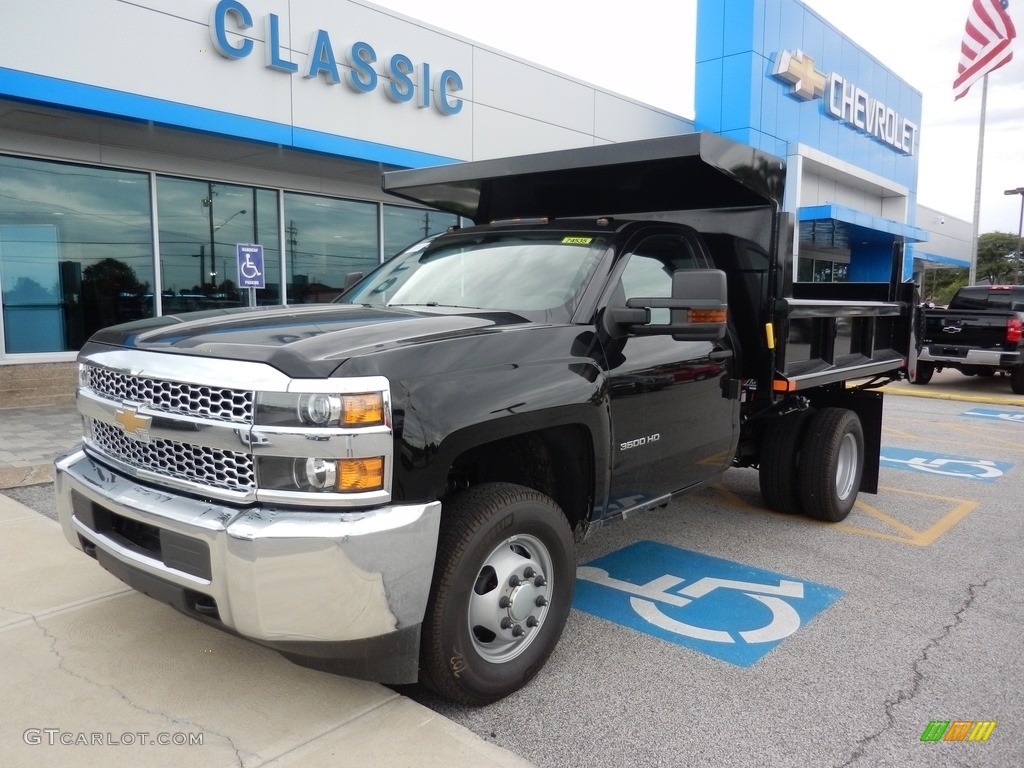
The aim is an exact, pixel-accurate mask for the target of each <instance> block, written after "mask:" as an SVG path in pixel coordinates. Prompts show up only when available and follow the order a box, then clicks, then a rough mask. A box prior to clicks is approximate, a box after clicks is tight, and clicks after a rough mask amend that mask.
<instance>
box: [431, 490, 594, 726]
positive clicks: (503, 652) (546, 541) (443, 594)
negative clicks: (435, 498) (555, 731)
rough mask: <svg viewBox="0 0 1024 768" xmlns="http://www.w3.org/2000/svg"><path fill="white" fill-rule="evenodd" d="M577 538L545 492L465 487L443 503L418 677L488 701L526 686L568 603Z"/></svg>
mask: <svg viewBox="0 0 1024 768" xmlns="http://www.w3.org/2000/svg"><path fill="white" fill-rule="evenodd" d="M575 571H576V545H575V542H574V540H573V536H572V531H571V530H570V528H569V523H568V521H567V520H566V518H565V515H564V514H563V513H562V510H561V509H559V507H558V505H557V504H555V503H554V502H553V501H552V500H551V499H549V498H548V497H547V496H544V495H543V494H541V493H538V492H537V491H534V490H532V489H530V488H526V487H524V486H520V485H512V484H510V483H487V484H483V485H478V486H473V487H471V488H469V489H467V490H465V491H462V492H461V493H458V494H456V495H454V496H452V497H451V499H450V500H448V501H445V502H444V506H443V512H442V518H441V534H440V539H439V541H438V553H437V563H436V565H435V567H434V586H433V589H432V591H431V596H430V600H429V601H428V603H427V611H426V615H425V616H424V619H423V634H422V639H421V651H420V681H421V682H423V683H424V684H425V685H427V686H428V687H430V688H432V689H433V690H434V691H435V692H437V693H438V694H440V695H441V696H444V697H445V698H447V699H450V700H452V701H456V702H459V703H462V704H468V705H471V706H482V705H484V704H490V703H492V702H494V701H497V700H498V699H501V698H503V697H505V696H508V695H509V694H510V693H512V692H514V691H516V690H518V689H519V688H521V687H523V686H524V685H526V683H528V682H529V681H530V680H531V679H532V678H533V676H534V675H536V674H537V672H538V671H540V669H541V667H543V666H544V662H545V661H547V658H548V656H550V655H551V652H552V651H553V650H554V648H555V644H556V643H557V642H558V638H559V636H560V635H561V634H562V629H563V627H564V626H565V622H566V619H567V618H568V616H569V608H570V606H571V604H572V595H573V589H574V587H575V579H576V572H575Z"/></svg>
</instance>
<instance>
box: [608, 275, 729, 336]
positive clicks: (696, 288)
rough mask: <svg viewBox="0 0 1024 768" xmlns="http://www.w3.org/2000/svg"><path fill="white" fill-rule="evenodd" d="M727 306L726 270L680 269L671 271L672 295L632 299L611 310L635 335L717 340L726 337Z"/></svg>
mask: <svg viewBox="0 0 1024 768" xmlns="http://www.w3.org/2000/svg"><path fill="white" fill-rule="evenodd" d="M728 306H729V302H728V287H727V284H726V279H725V272H723V271H722V270H720V269H681V270H677V271H676V272H674V273H673V274H672V297H671V298H664V297H649V298H648V297H644V298H632V299H628V300H627V301H626V306H625V307H609V309H608V312H609V314H610V316H611V320H612V322H613V323H615V324H616V325H617V326H619V327H620V328H622V329H623V330H625V332H626V333H628V334H630V335H633V336H668V335H671V336H672V338H673V339H675V340H676V341H718V340H720V339H722V338H723V337H724V336H725V331H726V328H727V323H728ZM659 310H661V311H659Z"/></svg>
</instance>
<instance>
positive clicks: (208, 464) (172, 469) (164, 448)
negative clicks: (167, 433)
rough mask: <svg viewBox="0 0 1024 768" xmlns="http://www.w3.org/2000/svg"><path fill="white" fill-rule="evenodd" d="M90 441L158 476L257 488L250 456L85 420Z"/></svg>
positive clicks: (227, 487)
mask: <svg viewBox="0 0 1024 768" xmlns="http://www.w3.org/2000/svg"><path fill="white" fill-rule="evenodd" d="M88 421H89V422H90V423H89V426H90V428H91V430H89V431H91V435H92V442H93V444H94V445H95V447H96V448H98V449H99V450H101V451H102V452H103V453H105V454H107V455H108V456H110V457H111V458H114V459H117V460H118V461H121V462H123V463H125V464H128V465H130V466H133V467H137V468H138V469H144V470H147V471H149V472H153V473H155V474H158V475H164V476H166V477H173V478H176V479H179V480H187V481H189V482H193V483H199V484H201V485H204V486H209V487H211V488H223V489H224V490H228V491H242V492H249V491H252V490H254V489H255V488H256V472H255V469H254V466H253V458H252V456H250V455H248V454H245V453H239V452H237V451H229V450H224V449H218V448H206V447H203V446H199V445H189V444H187V443H179V442H176V441H174V440H161V439H153V440H151V441H150V442H142V441H140V440H134V439H132V438H130V437H128V436H127V435H125V433H124V431H123V430H121V429H120V428H118V427H115V426H112V425H110V424H105V423H103V422H102V421H97V420H96V419H89V420H88Z"/></svg>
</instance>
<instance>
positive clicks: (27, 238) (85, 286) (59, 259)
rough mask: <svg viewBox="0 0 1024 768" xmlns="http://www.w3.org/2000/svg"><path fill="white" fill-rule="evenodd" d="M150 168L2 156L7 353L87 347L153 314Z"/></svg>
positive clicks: (0, 243)
mask: <svg viewBox="0 0 1024 768" xmlns="http://www.w3.org/2000/svg"><path fill="white" fill-rule="evenodd" d="M151 233H152V228H151V219H150V199H149V177H148V175H147V174H144V173H135V172H131V171H121V170H111V169H104V168H92V167H89V166H83V165H72V164H67V163H54V162H49V161H42V160H33V159H29V158H17V157H5V156H0V290H2V292H3V316H4V350H5V351H6V352H7V353H32V352H64V351H74V350H77V349H79V348H80V347H81V346H82V344H83V343H84V342H85V340H86V339H87V338H88V337H89V336H90V335H91V334H92V333H93V332H95V331H97V330H99V329H100V328H103V327H105V326H108V325H113V324H115V323H120V322H126V321H128V320H136V319H139V318H143V317H151V316H152V315H153V311H154V302H153V293H152V290H153V283H154V276H153V241H152V234H151Z"/></svg>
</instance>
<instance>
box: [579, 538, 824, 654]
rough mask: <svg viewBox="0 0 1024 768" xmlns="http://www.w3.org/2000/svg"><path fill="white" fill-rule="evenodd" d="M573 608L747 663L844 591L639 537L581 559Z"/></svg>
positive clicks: (777, 643) (821, 609) (778, 641)
mask: <svg viewBox="0 0 1024 768" xmlns="http://www.w3.org/2000/svg"><path fill="white" fill-rule="evenodd" d="M576 576H577V578H576V595H575V597H574V599H573V605H574V607H576V608H578V609H579V610H581V611H585V612H587V613H590V614H593V615H594V616H599V617H601V618H603V619H607V620H608V621H612V622H614V623H616V624H621V625H623V626H626V627H630V628H631V629H635V630H637V631H639V632H644V633H646V634H649V635H654V636H655V637H659V638H661V639H662V640H667V641H668V642H670V643H675V644H676V645H684V646H687V647H689V648H693V649H694V650H697V651H700V652H702V653H706V654H708V655H709V656H714V657H715V658H717V659H721V660H723V661H728V662H730V663H732V664H735V665H737V666H740V667H749V666H750V665H751V664H753V663H754V662H755V661H757V660H758V659H760V658H761V657H762V656H764V655H765V654H766V653H768V652H769V651H771V650H772V649H773V648H775V647H776V646H777V645H779V644H780V643H781V642H782V641H783V640H785V639H786V638H787V637H790V636H791V635H792V634H793V633H794V632H796V631H797V630H798V629H800V627H802V626H804V625H806V624H807V622H809V621H810V620H811V619H812V618H814V617H815V616H817V615H818V614H819V613H821V612H822V611H823V610H825V609H826V608H827V607H828V606H829V605H831V604H832V603H833V602H835V601H836V600H838V599H839V598H840V597H841V596H842V594H843V593H842V592H841V591H840V590H838V589H835V588H833V587H828V586H825V585H823V584H817V583H815V582H812V581H804V580H797V579H791V578H788V577H785V576H780V575H779V574H777V573H772V572H771V571H765V570H761V569H760V568H753V567H751V566H748V565H743V564H742V563H735V562H732V561H730V560H723V559H721V558H717V557H711V556H709V555H703V554H701V553H699V552H691V551H689V550H686V549H679V548H677V547H670V546H668V545H666V544H660V543H658V542H655V541H641V542H637V543H636V544H632V545H630V546H628V547H626V548H624V549H620V550H619V551H618V552H613V553H612V554H610V555H606V556H605V557H601V558H598V559H597V560H594V561H592V562H590V563H587V564H586V565H582V566H580V567H579V568H578V569H577V572H576Z"/></svg>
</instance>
